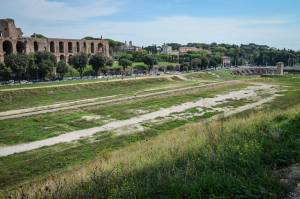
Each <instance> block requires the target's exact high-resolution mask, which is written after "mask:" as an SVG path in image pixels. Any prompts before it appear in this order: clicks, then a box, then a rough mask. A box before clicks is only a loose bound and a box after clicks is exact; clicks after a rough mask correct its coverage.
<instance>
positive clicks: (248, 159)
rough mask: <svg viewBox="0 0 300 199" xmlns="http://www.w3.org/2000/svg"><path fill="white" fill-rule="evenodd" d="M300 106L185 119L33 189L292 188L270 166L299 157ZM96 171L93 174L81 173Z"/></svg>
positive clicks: (74, 193) (124, 193) (246, 194)
mask: <svg viewBox="0 0 300 199" xmlns="http://www.w3.org/2000/svg"><path fill="white" fill-rule="evenodd" d="M299 112H300V105H297V106H294V107H292V108H290V109H288V110H286V111H284V112H280V113H278V112H272V113H264V112H259V113H254V114H250V115H248V118H239V117H233V118H230V119H228V120H226V121H225V122H223V123H221V122H214V123H211V124H209V125H201V124H192V125H187V126H184V127H181V128H178V129H175V130H171V131H168V132H167V133H165V134H161V135H158V136H157V137H155V138H152V139H151V140H148V139H147V140H145V141H141V142H138V143H136V144H132V145H130V146H128V147H125V148H122V149H120V150H117V151H115V152H112V153H111V154H110V155H109V156H106V158H105V159H103V160H102V161H96V162H92V163H91V164H90V165H89V166H88V167H85V168H84V169H82V170H79V171H76V174H75V176H74V175H73V176H72V178H71V176H70V174H66V175H63V176H60V177H61V178H60V177H58V179H57V178H55V177H54V178H52V179H51V180H54V182H56V183H55V184H53V183H52V184H51V185H49V186H47V189H49V191H44V189H42V191H41V190H36V189H35V185H33V186H32V187H31V189H30V190H33V191H32V192H31V194H37V196H38V197H41V195H48V194H49V195H51V197H53V198H109V197H110V198H157V197H167V198H281V197H283V195H284V194H285V193H286V191H287V187H284V186H283V185H282V184H279V183H278V179H276V177H275V176H274V175H272V171H273V170H274V169H279V168H282V167H284V166H287V165H289V164H291V163H294V162H297V161H300V143H299V138H300V134H299V131H298V130H299V129H300V113H299ZM166 130H167V129H166ZM87 170H88V171H87ZM91 171H93V174H92V176H91V177H88V176H86V175H83V174H86V172H91ZM82 177H83V179H84V180H83V181H81V180H80V179H82ZM51 180H50V181H51ZM59 180H62V182H63V183H62V182H61V183H59ZM75 182H79V184H80V185H78V186H76V184H75V185H74V183H75ZM80 182H81V183H80ZM69 183H70V184H73V186H70V184H69ZM67 185H69V186H67ZM21 189H23V190H27V189H28V187H24V188H21ZM27 193H28V191H27ZM29 193H30V191H29ZM38 194H41V195H38ZM49 195H48V196H49Z"/></svg>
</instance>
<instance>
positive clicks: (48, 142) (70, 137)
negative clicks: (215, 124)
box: [0, 84, 275, 157]
mask: <svg viewBox="0 0 300 199" xmlns="http://www.w3.org/2000/svg"><path fill="white" fill-rule="evenodd" d="M271 88H272V85H266V84H261V85H256V86H250V87H248V88H246V89H242V90H239V91H232V92H230V93H228V94H224V95H219V96H216V97H214V98H204V99H200V100H198V101H196V102H187V103H183V104H180V105H177V106H172V107H170V108H164V109H161V110H159V111H155V112H151V113H147V114H144V115H140V116H137V117H133V118H130V119H127V120H121V121H113V122H110V123H108V124H105V125H103V126H100V127H95V128H90V129H84V130H79V131H73V132H70V133H65V134H62V135H59V136H57V137H53V138H48V139H45V140H41V141H35V142H31V143H26V144H19V145H14V146H7V147H1V148H0V157H2V156H8V155H12V154H15V153H21V152H26V151H30V150H34V149H38V148H41V147H44V146H52V145H55V144H59V143H64V142H72V141H76V140H79V139H81V138H84V137H91V136H93V135H95V134H96V133H99V132H103V131H112V130H115V129H118V128H122V127H126V126H130V125H137V124H141V123H144V122H146V121H151V120H153V119H156V118H160V117H167V116H169V115H171V114H172V113H180V112H183V111H186V110H188V109H191V108H196V107H205V108H209V107H212V106H215V105H218V104H220V103H222V102H224V101H226V100H239V99H246V98H249V97H253V96H256V91H258V90H269V89H271ZM274 97H275V96H272V97H269V98H265V99H262V100H260V101H258V102H255V103H252V104H247V105H246V106H242V107H238V108H236V109H234V110H232V111H229V112H227V113H225V116H229V115H232V114H235V113H238V112H242V111H245V110H248V109H252V108H255V107H257V106H260V105H262V104H264V103H267V102H270V101H272V100H273V99H274Z"/></svg>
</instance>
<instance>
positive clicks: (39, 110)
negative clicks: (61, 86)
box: [0, 80, 242, 120]
mask: <svg viewBox="0 0 300 199" xmlns="http://www.w3.org/2000/svg"><path fill="white" fill-rule="evenodd" d="M238 83H242V81H239V80H232V81H226V82H218V83H212V84H206V85H198V86H190V87H184V88H177V89H170V90H166V91H160V92H153V93H148V94H141V95H135V96H130V97H123V98H115V99H108V100H103V99H107V98H113V97H115V96H108V97H100V98H92V99H85V100H78V101H73V102H65V103H59V104H53V105H48V106H39V107H33V108H27V109H19V110H10V111H5V112H0V120H5V119H13V118H20V117H26V116H32V115H39V114H44V113H51V112H57V111H62V110H69V109H76V108H82V107H88V106H95V105H105V104H112V103H119V102H125V101H129V100H134V99H143V98H147V97H154V96H159V95H164V94H169V93H177V92H183V91H189V90H194V89H200V88H206V87H211V88H213V87H214V86H219V85H225V84H238Z"/></svg>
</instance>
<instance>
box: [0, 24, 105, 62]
mask: <svg viewBox="0 0 300 199" xmlns="http://www.w3.org/2000/svg"><path fill="white" fill-rule="evenodd" d="M39 51H48V52H51V53H53V54H54V55H55V56H56V58H57V61H59V60H64V61H66V62H68V60H69V58H70V57H71V56H73V55H75V54H77V53H81V52H84V53H87V54H95V53H102V54H103V55H105V56H107V57H109V44H108V41H107V40H85V39H80V40H79V39H59V38H37V37H23V33H22V31H21V29H20V28H17V27H16V26H15V22H14V20H13V19H0V62H3V61H4V56H5V55H8V54H11V53H27V54H28V53H32V52H39Z"/></svg>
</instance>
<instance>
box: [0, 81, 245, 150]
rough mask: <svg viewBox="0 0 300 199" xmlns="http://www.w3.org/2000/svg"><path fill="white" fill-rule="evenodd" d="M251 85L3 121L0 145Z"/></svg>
mask: <svg viewBox="0 0 300 199" xmlns="http://www.w3.org/2000/svg"><path fill="white" fill-rule="evenodd" d="M246 86H247V84H235V85H229V84H225V83H224V85H222V86H218V87H216V88H211V89H210V88H203V89H197V90H192V91H188V92H183V93H173V94H168V95H161V96H157V97H151V98H145V99H140V100H134V101H128V102H124V103H120V104H114V105H105V106H93V107H87V108H82V109H77V110H75V111H74V110H73V111H72V110H70V111H62V112H55V113H48V114H42V115H37V116H31V117H24V118H17V119H10V120H0V144H2V145H12V144H20V143H25V142H31V141H36V140H42V139H45V138H49V137H54V136H57V135H59V134H62V133H65V132H71V131H75V130H80V129H86V128H91V127H95V126H100V125H102V124H104V123H105V121H104V120H107V119H117V120H124V119H129V118H131V117H134V116H137V115H139V114H140V112H139V110H143V111H147V112H152V111H157V110H159V109H160V108H167V107H171V106H173V105H179V104H181V103H184V102H189V101H193V100H197V99H199V98H207V97H213V96H215V95H216V94H221V93H225V92H229V91H232V90H237V89H241V88H244V87H246ZM85 115H101V116H102V119H99V120H95V121H90V122H87V121H85V120H82V119H81V117H82V116H85Z"/></svg>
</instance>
